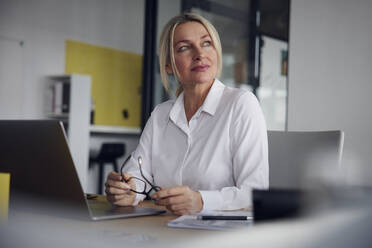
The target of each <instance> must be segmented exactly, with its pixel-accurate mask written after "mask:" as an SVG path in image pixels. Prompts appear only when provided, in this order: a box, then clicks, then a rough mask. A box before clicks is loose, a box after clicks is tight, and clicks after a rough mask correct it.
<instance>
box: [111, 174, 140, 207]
mask: <svg viewBox="0 0 372 248" xmlns="http://www.w3.org/2000/svg"><path fill="white" fill-rule="evenodd" d="M123 176H124V179H125V180H128V179H129V178H131V177H132V175H131V174H128V173H124V174H123ZM105 187H106V189H105V192H106V195H107V197H106V198H107V200H108V201H109V202H111V203H112V204H114V205H117V206H131V205H132V204H133V203H134V201H135V199H136V193H134V192H133V191H131V190H130V189H133V190H136V184H135V183H134V181H133V180H129V182H128V183H125V182H122V176H121V175H120V174H119V173H117V172H114V171H113V172H111V173H110V174H109V175H108V176H107V180H106V183H105Z"/></svg>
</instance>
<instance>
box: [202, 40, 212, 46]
mask: <svg viewBox="0 0 372 248" xmlns="http://www.w3.org/2000/svg"><path fill="white" fill-rule="evenodd" d="M210 45H212V42H211V41H210V40H207V41H204V42H203V46H210Z"/></svg>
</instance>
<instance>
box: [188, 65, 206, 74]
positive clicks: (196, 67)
mask: <svg viewBox="0 0 372 248" xmlns="http://www.w3.org/2000/svg"><path fill="white" fill-rule="evenodd" d="M208 68H209V65H198V66H195V67H193V68H191V71H195V72H203V71H206V70H208Z"/></svg>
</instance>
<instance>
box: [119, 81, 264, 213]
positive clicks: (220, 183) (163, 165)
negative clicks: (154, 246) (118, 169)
mask: <svg viewBox="0 0 372 248" xmlns="http://www.w3.org/2000/svg"><path fill="white" fill-rule="evenodd" d="M183 96H184V95H183V93H182V94H181V95H180V96H179V97H178V98H177V99H175V100H169V101H167V102H164V103H162V104H159V105H158V106H156V108H155V109H154V111H153V112H152V114H151V117H150V118H149V120H148V122H147V124H146V127H145V129H144V130H143V133H142V135H141V138H140V142H139V145H138V147H137V149H136V150H135V151H134V152H133V153H132V157H131V159H130V160H129V162H128V163H127V165H126V166H125V171H126V172H128V173H131V174H132V175H133V176H137V177H139V178H141V175H140V173H139V169H138V168H139V167H138V163H137V159H138V156H141V157H142V160H143V162H142V170H143V173H144V175H145V177H146V178H147V179H149V180H152V183H153V184H155V185H157V186H160V187H162V188H166V187H173V186H180V185H184V186H189V187H190V188H191V189H193V190H195V191H199V192H200V194H201V196H202V199H203V210H232V209H240V208H245V207H249V206H251V204H252V203H251V190H252V189H253V188H256V189H264V188H268V185H269V165H268V148H267V130H266V124H265V120H264V117H263V114H262V111H261V108H260V106H259V103H258V101H257V99H256V97H255V96H254V95H253V94H252V93H251V92H249V91H245V90H242V89H235V88H230V87H227V86H225V85H224V84H222V83H221V82H220V81H219V80H215V81H214V83H213V85H212V87H211V89H210V91H209V93H208V95H207V97H206V99H205V101H204V104H203V105H202V106H201V107H200V108H199V110H198V111H197V112H196V113H195V114H194V116H193V117H192V118H191V120H190V121H189V123H188V122H187V119H186V114H185V109H184V104H183ZM137 187H138V186H137ZM148 189H149V188H148ZM138 190H142V189H138ZM144 197H145V196H144V195H141V194H137V198H136V201H135V204H137V203H138V202H139V201H140V200H142V199H143V198H144Z"/></svg>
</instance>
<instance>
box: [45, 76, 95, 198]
mask: <svg viewBox="0 0 372 248" xmlns="http://www.w3.org/2000/svg"><path fill="white" fill-rule="evenodd" d="M48 79H49V81H50V85H49V86H50V87H49V92H48V95H49V96H48V99H49V100H48V102H49V103H48V105H49V107H48V108H49V110H48V111H47V113H46V115H47V117H48V118H51V119H58V120H61V121H63V123H64V126H65V128H66V132H67V137H68V143H69V147H70V151H71V155H72V159H73V161H74V163H75V167H76V170H77V173H78V175H79V179H80V182H81V185H82V187H83V190H84V191H85V192H86V189H87V185H88V182H87V180H88V166H89V127H90V103H91V92H90V89H91V78H90V76H85V75H76V74H72V75H60V76H49V77H48ZM66 91H67V92H66ZM61 104H62V105H63V104H64V106H62V105H61ZM66 104H67V106H66ZM61 176H63V175H61Z"/></svg>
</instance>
